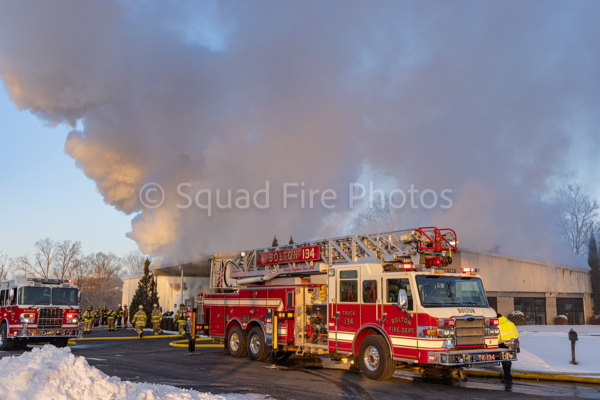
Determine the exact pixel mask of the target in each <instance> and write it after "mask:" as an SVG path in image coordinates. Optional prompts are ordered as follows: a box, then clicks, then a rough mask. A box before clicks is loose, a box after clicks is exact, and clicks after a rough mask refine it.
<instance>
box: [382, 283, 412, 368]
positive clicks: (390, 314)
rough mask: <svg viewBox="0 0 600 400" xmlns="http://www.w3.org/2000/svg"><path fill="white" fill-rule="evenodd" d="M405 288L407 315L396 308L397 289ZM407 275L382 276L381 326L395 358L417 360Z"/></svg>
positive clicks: (409, 285)
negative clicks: (382, 319) (382, 318)
mask: <svg viewBox="0 0 600 400" xmlns="http://www.w3.org/2000/svg"><path fill="white" fill-rule="evenodd" d="M400 289H404V290H406V294H407V296H408V308H407V310H406V311H407V313H408V314H409V315H410V316H412V318H411V317H410V316H409V315H407V313H405V312H404V311H403V310H401V309H399V308H398V291H399V290H400ZM411 289H412V288H411V284H410V279H409V277H408V276H398V277H384V278H383V288H382V291H383V296H384V298H383V312H384V322H383V328H384V330H385V332H386V333H387V335H388V336H389V338H390V341H391V344H392V353H393V357H395V358H403V359H410V360H417V358H418V350H417V333H418V332H417V331H418V330H417V326H418V324H417V313H416V312H415V311H416V308H415V307H416V306H415V302H414V301H413V297H414V296H413V293H414V291H413V290H411Z"/></svg>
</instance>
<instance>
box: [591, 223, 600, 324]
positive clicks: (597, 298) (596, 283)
mask: <svg viewBox="0 0 600 400" xmlns="http://www.w3.org/2000/svg"><path fill="white" fill-rule="evenodd" d="M588 265H589V266H590V268H591V269H592V277H591V279H592V298H593V301H594V314H595V315H598V314H600V265H599V264H598V246H597V245H596V238H595V237H594V234H593V233H592V234H591V235H590V243H589V252H588Z"/></svg>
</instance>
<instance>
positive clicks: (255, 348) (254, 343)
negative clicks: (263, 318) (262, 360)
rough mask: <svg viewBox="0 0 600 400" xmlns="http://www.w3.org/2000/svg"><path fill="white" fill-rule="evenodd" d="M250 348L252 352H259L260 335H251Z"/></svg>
mask: <svg viewBox="0 0 600 400" xmlns="http://www.w3.org/2000/svg"><path fill="white" fill-rule="evenodd" d="M250 350H251V351H252V354H258V353H260V337H258V335H252V337H251V338H250Z"/></svg>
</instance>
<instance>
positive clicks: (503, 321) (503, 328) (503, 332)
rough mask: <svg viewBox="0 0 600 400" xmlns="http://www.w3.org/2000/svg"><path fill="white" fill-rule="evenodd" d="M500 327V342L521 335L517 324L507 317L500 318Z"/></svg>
mask: <svg viewBox="0 0 600 400" xmlns="http://www.w3.org/2000/svg"><path fill="white" fill-rule="evenodd" d="M498 322H499V324H498V328H500V334H499V335H498V342H499V343H502V342H506V341H507V340H510V339H516V338H518V337H519V332H518V331H517V327H516V326H515V324H513V323H512V322H510V321H509V320H508V318H506V317H500V319H499V320H498Z"/></svg>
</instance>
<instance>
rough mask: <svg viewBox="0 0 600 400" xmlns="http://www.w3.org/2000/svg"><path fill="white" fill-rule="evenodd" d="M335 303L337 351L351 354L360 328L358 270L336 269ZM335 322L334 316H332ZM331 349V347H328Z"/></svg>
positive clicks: (353, 268)
mask: <svg viewBox="0 0 600 400" xmlns="http://www.w3.org/2000/svg"><path fill="white" fill-rule="evenodd" d="M336 280H337V282H336V284H337V293H336V297H337V303H336V304H335V308H336V310H334V311H335V312H337V313H339V314H338V318H337V331H336V334H335V336H337V351H341V352H351V351H352V343H353V341H354V337H355V336H356V332H357V331H358V329H359V328H360V297H359V296H360V293H359V290H358V288H359V282H360V268H359V267H344V268H337V271H336ZM332 318H333V321H334V322H336V319H335V318H336V315H335V314H334V315H332ZM330 347H331V346H330Z"/></svg>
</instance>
